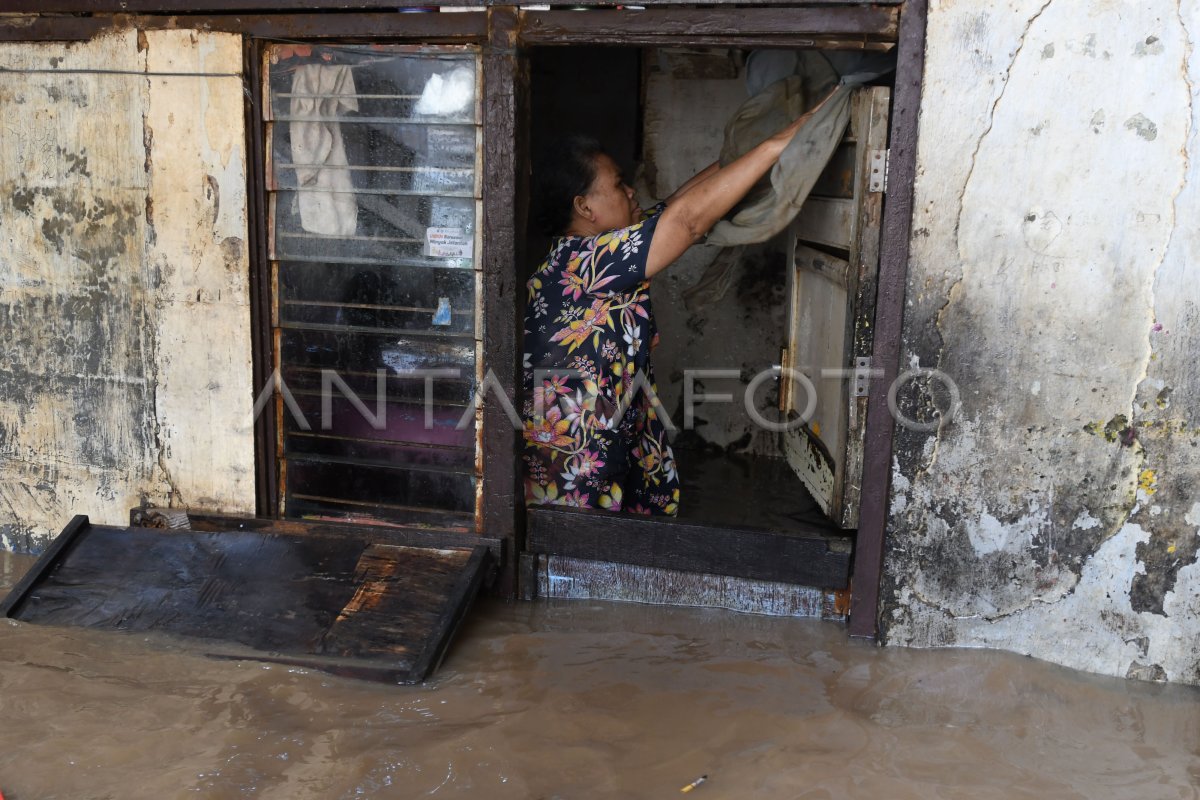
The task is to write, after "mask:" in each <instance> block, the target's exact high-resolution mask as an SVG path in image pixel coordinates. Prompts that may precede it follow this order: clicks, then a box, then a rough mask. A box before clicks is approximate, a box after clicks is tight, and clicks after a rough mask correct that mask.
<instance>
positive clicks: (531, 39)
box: [521, 6, 897, 44]
mask: <svg viewBox="0 0 1200 800" xmlns="http://www.w3.org/2000/svg"><path fill="white" fill-rule="evenodd" d="M896 20H897V14H896V11H895V10H894V9H889V8H883V7H871V6H857V7H852V8H838V9H826V8H789V9H781V8H720V9H717V8H712V9H708V8H705V9H674V8H670V9H668V8H648V9H646V10H645V11H636V12H632V11H618V10H593V11H589V12H587V13H580V12H577V11H527V12H524V13H523V14H522V16H521V41H522V42H523V43H525V44H564V43H575V42H579V43H583V42H598V43H602V44H630V43H641V42H645V41H647V40H648V38H647V37H649V39H653V40H660V41H661V40H663V39H668V38H669V39H684V40H697V39H701V38H705V37H727V36H730V35H736V36H771V37H776V38H781V39H782V38H785V37H792V38H821V37H841V38H854V37H861V38H862V39H863V40H864V41H865V40H867V39H871V38H873V39H880V40H887V39H893V38H895V35H896Z"/></svg>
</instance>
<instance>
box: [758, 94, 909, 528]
mask: <svg viewBox="0 0 1200 800" xmlns="http://www.w3.org/2000/svg"><path fill="white" fill-rule="evenodd" d="M890 99H891V90H890V89H888V88H887V87H867V88H863V89H861V90H859V91H858V92H856V93H855V96H854V98H853V100H852V102H851V114H850V126H849V128H848V130H847V132H846V136H845V138H844V140H843V141H842V143H841V145H839V147H838V149H837V151H836V152H835V154H834V156H833V159H832V160H831V162H830V164H829V166H828V168H827V169H826V170H825V172H824V173H823V174H822V176H821V178H820V180H819V181H818V182H817V184H816V186H815V187H814V189H813V192H812V194H810V195H809V198H808V200H807V201H806V202H805V204H804V208H803V209H802V210H801V212H800V214H799V216H798V217H797V218H796V220H795V222H793V223H792V227H791V229H790V230H789V232H788V262H789V264H790V265H791V268H790V269H789V270H788V325H787V329H786V334H787V339H786V343H785V345H784V350H783V358H782V365H783V366H784V367H785V368H787V369H790V370H792V371H793V372H794V373H795V374H797V375H800V376H804V378H807V379H808V381H809V382H810V383H809V384H808V385H806V384H805V383H804V380H803V379H801V378H798V377H797V378H793V379H789V378H788V377H787V375H786V374H785V376H784V379H782V380H781V381H780V386H781V391H780V410H781V411H783V412H784V413H785V414H786V415H787V416H788V417H789V418H790V419H791V420H793V421H795V423H796V424H795V425H794V426H793V427H792V428H790V429H789V430H788V431H786V432H785V433H784V434H783V444H782V446H783V450H784V454H785V455H786V456H787V459H788V463H789V464H791V466H792V468H793V469H794V470H795V471H796V474H797V475H799V477H800V479H801V480H802V481H803V482H804V484H805V486H807V487H808V489H809V491H810V492H812V494H813V497H815V498H816V500H817V502H818V503H819V504H820V505H821V508H822V509H823V510H824V511H825V513H826V514H827V515H829V517H830V519H832V520H833V521H834V522H835V523H836V524H838V525H839V526H841V527H843V528H853V527H855V526H857V524H858V501H859V495H860V492H861V488H862V487H861V483H862V463H863V443H864V434H865V432H866V409H867V397H866V392H867V389H868V387H869V386H870V377H871V374H872V373H871V371H870V355H871V344H872V334H873V332H872V327H871V326H872V320H873V318H874V312H875V289H876V278H877V274H878V269H879V231H880V219H881V210H882V204H883V192H884V189H885V180H886V165H887V131H888V104H889V102H890ZM801 417H803V418H804V420H805V421H804V422H803V423H801V422H800V418H801Z"/></svg>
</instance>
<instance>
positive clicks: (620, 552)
mask: <svg viewBox="0 0 1200 800" xmlns="http://www.w3.org/2000/svg"><path fill="white" fill-rule="evenodd" d="M750 52H751V51H749V50H747V49H742V48H736V47H641V48H638V47H599V46H594V47H572V48H569V49H567V48H537V49H534V50H532V51H531V53H530V68H531V83H530V91H531V112H532V113H531V117H532V119H531V128H530V141H531V145H532V147H531V150H532V159H533V160H534V162H535V168H536V158H537V155H536V154H537V153H538V152H539V149H540V146H541V145H542V144H543V143H544V142H545V141H546V139H547V138H548V137H550V136H552V135H554V134H555V133H568V132H586V133H589V134H591V135H594V136H596V137H597V138H599V139H600V140H601V141H602V142H603V143H604V144H605V146H606V148H607V149H609V150H610V152H611V153H612V154H613V155H614V157H615V158H616V160H617V161H618V163H620V164H621V165H622V166H623V167H625V169H626V170H627V174H628V175H630V177H631V178H632V181H631V182H632V184H633V186H634V187H635V189H636V190H637V193H638V196H639V199H640V200H641V202H642V205H643V207H647V206H646V203H648V202H649V203H653V202H654V201H655V200H658V199H659V198H662V197H665V196H667V195H669V194H670V193H671V192H672V191H673V190H674V189H675V188H676V187H678V186H679V185H680V184H682V183H683V182H684V181H686V180H687V179H688V178H689V177H690V176H691V175H693V174H695V173H696V172H698V171H700V170H701V169H703V168H704V167H705V166H706V165H708V164H709V163H711V162H712V161H713V160H714V159H715V158H716V157H717V155H718V154H719V153H720V150H721V146H722V142H723V138H724V128H725V124H726V122H727V121H728V120H729V119H730V117H731V116H732V115H733V114H734V113H735V112H736V111H737V109H738V108H739V107H740V106H741V105H742V103H744V102H745V101H746V100H747V99H748V97H749V96H750V92H749V91H748V88H747V84H746V63H747V60H748V58H749V56H750ZM589 76H601V79H602V80H600V81H597V85H596V86H594V87H593V86H590V85H589V80H588V79H589ZM889 80H890V76H889V77H888V78H887V79H883V80H876V81H873V85H872V86H869V87H866V88H864V89H863V90H861V91H860V92H859V97H856V99H855V101H854V103H852V106H853V111H852V119H853V122H852V124H851V127H850V129H849V130H848V131H847V135H846V137H845V138H844V139H843V141H842V142H841V143H840V144H839V145H838V147H837V149H836V151H835V154H834V158H833V160H832V161H831V162H830V165H829V167H828V169H827V170H826V172H825V174H823V175H822V178H821V180H820V181H819V182H818V185H817V187H816V188H815V189H814V192H813V194H812V195H811V196H810V197H811V202H810V203H808V204H806V209H805V213H803V214H802V215H801V216H800V217H799V218H798V219H797V221H796V222H795V223H793V225H792V226H791V227H789V228H788V230H787V231H785V232H783V233H781V234H779V235H777V236H775V237H773V238H771V239H770V240H768V241H765V242H762V243H759V244H753V245H747V246H743V247H739V248H714V247H704V246H697V247H694V248H692V250H691V251H689V252H688V253H687V254H685V256H684V257H683V258H681V259H680V260H679V261H678V262H676V263H675V264H674V265H673V266H672V267H670V268H669V269H667V270H666V271H664V272H663V273H662V274H661V275H659V276H657V277H656V278H655V280H654V281H653V282H652V284H651V296H652V299H653V304H654V309H655V318H656V321H657V325H658V329H659V331H660V334H661V341H660V345H659V347H658V348H657V349H656V350H655V352H654V355H653V361H654V365H655V370H656V374H657V384H658V394H659V397H660V399H661V400H662V403H663V405H664V407H665V408H666V410H667V412H668V414H669V416H670V417H671V419H672V422H673V423H674V425H675V426H676V428H677V430H676V432H675V433H674V435H673V437H672V447H673V449H674V450H675V455H676V462H677V464H678V467H679V473H680V479H681V484H682V492H681V501H680V513H679V518H678V519H676V520H662V519H658V520H643V519H638V518H636V517H629V516H623V517H622V518H621V519H620V520H619V521H614V520H613V518H612V515H603V514H599V513H597V514H593V515H584V514H578V513H577V512H570V511H561V510H559V509H556V508H549V507H539V508H534V509H531V513H530V515H529V516H530V519H529V543H528V547H527V549H529V550H531V551H533V552H537V553H547V552H549V553H560V554H562V555H566V556H573V557H577V558H595V559H597V560H606V561H616V562H627V563H638V564H644V565H646V566H653V567H663V568H667V569H694V570H696V571H699V572H709V573H718V574H731V575H739V576H741V577H747V578H759V579H765V580H781V581H785V582H786V581H790V582H795V583H804V584H806V585H810V586H820V587H824V588H833V589H841V588H844V587H845V586H846V585H847V582H848V577H849V563H850V553H851V547H852V542H853V527H854V523H855V522H856V521H857V499H858V496H857V489H858V477H857V475H858V474H860V473H861V459H862V442H861V436H862V431H863V429H864V423H865V397H862V398H861V402H860V399H859V398H857V397H856V396H855V395H856V394H857V393H856V391H855V377H856V371H855V370H856V368H857V369H859V370H866V369H869V362H868V363H864V362H862V361H861V359H862V357H863V356H864V354H869V353H870V347H871V341H870V330H869V328H870V321H869V320H867V322H866V324H865V326H864V324H863V321H862V318H863V317H864V316H865V315H868V314H869V313H870V312H871V311H872V310H873V304H874V297H873V291H874V277H873V276H874V272H873V269H874V265H875V264H877V261H878V234H879V230H878V221H879V208H880V203H879V200H880V198H879V197H875V198H872V197H871V194H872V192H877V193H878V192H881V187H880V188H879V189H876V188H875V187H874V186H873V185H869V184H870V181H869V173H870V172H871V170H872V163H871V161H870V159H871V158H872V155H871V154H872V152H873V151H875V150H880V151H883V152H886V137H887V106H888V99H889V98H890V91H889V87H888V86H887V82H888V81H889ZM875 166H876V167H878V166H879V165H878V164H876V165H875ZM871 237H874V245H870V244H867V245H864V242H866V241H867V240H869V239H871ZM527 241H528V249H527V252H528V253H529V259H528V260H529V261H530V263H528V264H523V265H522V268H523V270H524V271H523V273H522V275H521V277H522V279H524V278H525V277H527V276H528V273H529V272H530V271H531V270H532V268H533V267H534V266H535V265H536V263H537V261H538V258H539V256H540V254H542V253H544V252H545V251H546V249H547V246H548V240H547V239H545V238H544V237H541V236H540V235H539V234H538V233H537V232H536V231H534V230H532V229H531V230H530V232H529V236H528V240H527ZM867 262H871V264H870V265H869V266H868V263H867ZM781 367H783V368H787V369H790V370H793V371H794V372H795V373H799V374H801V375H803V376H804V377H805V378H806V379H807V381H808V383H807V384H805V383H804V382H803V381H801V382H800V383H797V381H795V380H788V379H786V378H785V379H783V380H781V378H780V368H781ZM784 374H785V375H786V374H787V373H786V372H785V373H784ZM798 387H799V388H798ZM810 390H811V391H814V392H815V399H816V402H815V405H814V406H813V408H811V409H809V408H808V406H809V402H808V395H809V393H810ZM805 411H808V413H807V414H804V412H805ZM800 415H803V416H805V418H806V419H807V422H806V423H805V424H800V421H799V420H798V419H797V416H800ZM764 421H765V422H766V423H769V424H766V425H764V424H763V422H764ZM789 422H790V423H791V425H790V428H791V430H790V431H786V432H785V431H782V430H779V428H781V427H783V426H785V425H787V424H788V423H789ZM856 439H857V442H856ZM856 470H858V472H857V473H856ZM651 529H654V530H657V531H658V532H659V533H658V535H660V536H665V537H669V538H670V539H671V540H672V541H673V542H674V543H675V545H677V546H672V548H670V550H671V552H664V548H662V547H660V546H658V545H655V544H647V543H646V542H645V541H643V540H640V539H639V536H646V535H649V532H650V531H651ZM800 540H804V541H806V542H810V543H812V545H813V546H812V547H811V548H810V549H809V550H808V551H807V552H808V555H807V556H804V557H803V558H809V559H810V561H812V560H814V559H815V563H816V564H817V565H819V566H818V567H816V568H814V567H813V564H811V563H810V564H808V565H801V564H799V563H796V562H797V560H798V559H799V558H801V557H799V556H796V554H794V553H791V551H788V550H787V548H788V547H793V546H796V544H797V542H799V541H800ZM664 541H665V540H664ZM689 548H690V549H689ZM705 550H708V551H710V552H709V553H708V555H705V552H704V551H705ZM735 553H736V554H738V555H737V557H734V554H735ZM689 554H690V555H689ZM781 557H783V559H784V560H785V561H788V562H789V563H788V564H787V566H786V567H784V566H781V565H780V564H779V563H769V562H778V561H779V560H780V559H781ZM739 559H740V562H743V563H740V564H737V565H733V562H737V561H739ZM731 565H732V566H731Z"/></svg>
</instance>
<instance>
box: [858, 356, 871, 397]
mask: <svg viewBox="0 0 1200 800" xmlns="http://www.w3.org/2000/svg"><path fill="white" fill-rule="evenodd" d="M870 390H871V357H870V356H862V357H861V358H856V359H854V396H855V397H866V396H867V395H868V394H869V393H870Z"/></svg>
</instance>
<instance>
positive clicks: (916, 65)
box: [850, 0, 927, 637]
mask: <svg viewBox="0 0 1200 800" xmlns="http://www.w3.org/2000/svg"><path fill="white" fill-rule="evenodd" d="M926 14H927V0H907V2H906V3H905V6H904V13H903V15H902V16H901V19H900V45H899V51H900V52H899V55H898V63H897V66H896V88H895V92H894V95H893V99H892V116H891V129H892V135H891V146H890V148H891V156H890V166H889V170H888V171H889V176H888V195H887V202H886V203H885V205H884V209H883V234H882V239H881V243H880V263H879V289H878V292H877V293H876V306H875V326H874V327H875V338H874V342H873V344H872V355H871V359H872V366H873V367H874V368H875V369H881V370H882V371H883V375H882V377H881V378H880V379H878V380H877V381H876V382H875V384H874V385H875V386H878V387H887V386H890V385H891V384H892V382H893V381H894V380H895V379H896V375H897V374H898V373H899V369H900V341H901V334H902V332H903V325H904V292H905V285H906V281H907V279H908V248H909V239H910V236H911V233H912V203H913V183H914V181H915V179H916V170H917V115H918V113H919V111H920V107H921V76H922V74H923V72H924V67H925V21H926ZM866 425H867V429H866V444H865V446H864V456H863V477H862V487H863V488H862V502H861V503H860V504H859V520H858V540H857V545H856V553H855V560H854V595H853V598H852V600H851V608H850V634H851V635H852V636H864V637H874V636H875V633H876V630H877V624H878V613H879V582H880V578H881V577H882V574H883V547H884V533H885V531H886V528H887V518H888V517H887V510H888V488H889V483H890V479H891V469H892V436H893V434H894V432H895V420H894V419H892V415H891V412H890V410H889V409H888V400H887V392H886V391H877V392H872V393H871V395H870V398H869V400H868V402H867V423H866Z"/></svg>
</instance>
